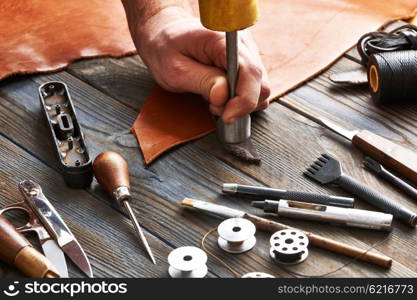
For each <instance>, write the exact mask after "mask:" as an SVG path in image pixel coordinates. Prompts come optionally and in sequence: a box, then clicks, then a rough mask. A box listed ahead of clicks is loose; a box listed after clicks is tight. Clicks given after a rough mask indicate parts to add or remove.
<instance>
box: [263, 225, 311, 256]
mask: <svg viewBox="0 0 417 300" xmlns="http://www.w3.org/2000/svg"><path fill="white" fill-rule="evenodd" d="M269 242H270V244H271V247H273V248H275V249H277V250H278V251H279V252H285V253H287V254H295V253H297V252H299V250H300V249H304V248H307V246H308V243H309V240H308V238H307V236H306V235H305V234H304V232H301V231H299V230H295V229H284V230H280V231H277V232H275V233H274V234H273V235H272V236H271V239H270V240H269Z"/></svg>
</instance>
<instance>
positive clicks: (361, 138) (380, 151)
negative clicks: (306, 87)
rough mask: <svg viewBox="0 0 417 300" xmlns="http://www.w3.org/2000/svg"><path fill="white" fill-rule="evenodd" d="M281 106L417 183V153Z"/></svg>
mask: <svg viewBox="0 0 417 300" xmlns="http://www.w3.org/2000/svg"><path fill="white" fill-rule="evenodd" d="M277 102H278V103H279V104H281V105H283V106H285V107H287V108H288V109H290V110H292V111H294V112H295V113H298V114H300V115H302V116H304V117H306V118H307V119H310V120H311V121H313V122H315V123H317V124H319V125H321V126H323V127H325V128H327V129H329V130H331V131H333V132H335V133H337V134H339V135H341V136H343V137H344V138H346V139H348V140H350V141H351V142H352V144H353V145H355V146H356V147H358V148H359V149H360V150H361V151H362V152H364V153H365V154H367V155H369V156H371V157H372V158H374V159H375V160H377V161H378V162H380V163H381V164H382V165H384V166H386V167H389V168H391V169H392V170H395V171H396V172H398V173H399V174H401V175H402V176H404V177H406V178H408V179H410V180H411V181H412V182H414V183H417V152H416V151H412V150H410V149H407V148H405V147H403V146H400V145H398V144H396V143H394V142H392V141H390V140H388V139H386V138H383V137H381V136H379V135H376V134H375V133H372V132H370V131H368V130H347V129H345V128H343V127H341V126H339V125H337V124H335V123H333V122H331V121H329V120H327V119H325V118H323V117H321V116H320V115H318V114H316V113H314V112H312V111H309V110H308V109H306V108H304V107H302V106H300V105H298V104H295V103H293V102H290V101H288V100H285V99H282V98H281V99H278V101H277Z"/></svg>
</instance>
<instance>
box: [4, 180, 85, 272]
mask: <svg viewBox="0 0 417 300" xmlns="http://www.w3.org/2000/svg"><path fill="white" fill-rule="evenodd" d="M19 190H20V192H21V193H22V194H23V196H24V198H25V199H24V201H22V202H18V203H14V204H10V205H8V206H6V207H5V208H3V209H0V215H2V214H4V213H5V212H6V211H11V210H20V211H24V212H25V213H27V215H28V217H29V219H28V222H27V223H26V224H25V225H23V226H21V227H19V228H16V229H17V231H19V232H21V233H23V232H35V233H36V234H37V236H38V238H39V242H40V244H41V247H42V250H43V252H44V254H45V256H46V257H47V258H48V259H49V260H50V261H51V262H52V263H53V264H54V266H55V267H56V268H57V270H58V272H59V273H60V275H61V277H68V268H67V263H66V260H65V255H64V253H65V254H66V255H67V256H68V257H69V258H70V259H71V260H72V261H73V262H74V264H75V265H76V266H77V267H78V268H80V270H81V271H83V272H84V273H85V274H86V275H87V276H88V277H93V272H92V269H91V266H90V262H89V261H88V258H87V255H86V254H85V252H84V250H83V249H82V248H81V246H80V244H79V243H78V241H77V240H76V239H75V237H74V235H73V234H72V233H71V231H70V229H69V228H68V226H67V225H66V224H65V223H64V221H63V220H62V218H61V216H60V215H59V214H58V212H57V211H56V210H55V208H54V207H53V206H52V204H51V202H49V200H48V199H47V198H46V197H45V195H44V194H43V192H42V188H41V187H40V185H39V184H37V183H35V182H33V181H30V180H25V181H22V182H20V183H19Z"/></svg>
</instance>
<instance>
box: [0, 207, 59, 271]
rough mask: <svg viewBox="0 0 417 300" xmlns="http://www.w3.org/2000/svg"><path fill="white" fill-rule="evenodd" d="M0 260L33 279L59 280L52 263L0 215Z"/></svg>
mask: <svg viewBox="0 0 417 300" xmlns="http://www.w3.org/2000/svg"><path fill="white" fill-rule="evenodd" d="M0 259H1V260H2V261H4V262H5V263H8V264H9V265H15V266H16V267H17V268H18V269H19V270H20V271H21V272H22V273H23V274H25V275H27V276H29V277H34V278H59V277H60V276H59V274H58V271H56V269H55V267H54V266H53V265H52V263H51V262H50V261H49V260H48V259H47V258H46V257H45V256H43V255H42V254H41V253H40V252H39V251H38V250H36V249H35V248H33V247H32V245H31V244H30V242H29V241H28V240H27V239H26V238H25V237H24V236H23V235H22V234H21V233H19V232H18V231H17V230H16V228H15V227H14V226H13V224H12V223H10V222H9V221H8V220H7V219H6V218H5V217H3V216H1V215H0Z"/></svg>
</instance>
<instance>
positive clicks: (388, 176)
mask: <svg viewBox="0 0 417 300" xmlns="http://www.w3.org/2000/svg"><path fill="white" fill-rule="evenodd" d="M363 165H364V166H365V167H367V168H368V169H369V170H372V171H374V172H375V173H376V174H377V175H379V176H380V177H382V178H384V179H385V180H386V181H388V182H390V183H392V184H393V185H395V186H397V187H398V188H399V189H401V190H402V191H404V192H405V193H407V194H408V195H409V196H411V197H413V198H414V199H416V200H417V189H415V188H414V187H413V186H411V185H409V184H408V183H407V182H405V181H404V180H402V179H401V178H399V177H397V176H395V175H394V174H392V173H391V172H389V171H388V170H387V169H385V168H384V167H383V166H382V165H381V164H380V163H378V162H377V161H375V160H373V159H372V158H370V157H365V160H364V161H363Z"/></svg>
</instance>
